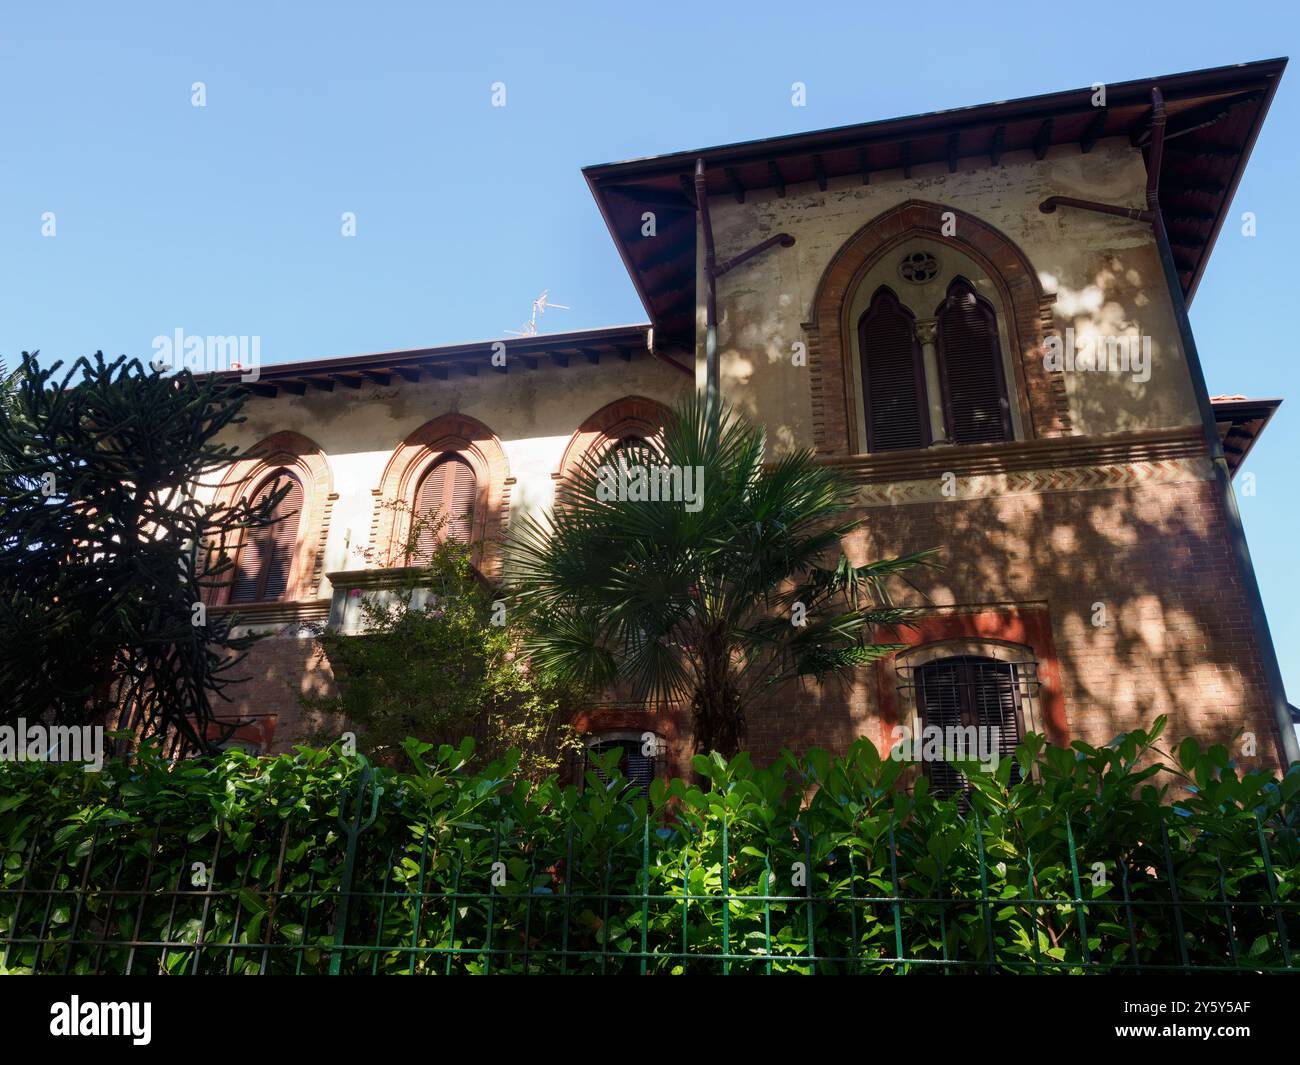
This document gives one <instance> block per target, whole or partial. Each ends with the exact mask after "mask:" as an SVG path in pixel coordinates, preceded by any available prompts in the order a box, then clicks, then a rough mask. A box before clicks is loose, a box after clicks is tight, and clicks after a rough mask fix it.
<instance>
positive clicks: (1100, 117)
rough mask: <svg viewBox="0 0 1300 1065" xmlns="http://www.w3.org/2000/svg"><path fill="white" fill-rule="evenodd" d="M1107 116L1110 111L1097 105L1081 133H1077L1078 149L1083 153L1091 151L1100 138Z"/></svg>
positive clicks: (1104, 128)
mask: <svg viewBox="0 0 1300 1065" xmlns="http://www.w3.org/2000/svg"><path fill="white" fill-rule="evenodd" d="M1109 117H1110V112H1109V111H1107V110H1106V109H1105V108H1104V107H1099V108H1098V109H1097V113H1096V114H1095V115H1093V116H1092V119H1091V121H1089V123H1088V125H1087V127H1086V128H1085V129H1084V131H1083V133H1081V134H1080V135H1079V151H1081V152H1082V153H1083V154H1084V155H1087V154H1088V153H1089V152H1090V151H1092V149H1093V148H1094V147H1096V144H1097V142H1098V141H1099V140H1101V135H1102V134H1103V133H1104V132H1105V131H1106V120H1107V119H1108V118H1109Z"/></svg>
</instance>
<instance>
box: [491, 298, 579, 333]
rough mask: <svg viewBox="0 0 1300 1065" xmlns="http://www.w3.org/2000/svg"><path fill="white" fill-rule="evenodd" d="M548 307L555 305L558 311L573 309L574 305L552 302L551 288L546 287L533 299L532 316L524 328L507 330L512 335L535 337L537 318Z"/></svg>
mask: <svg viewBox="0 0 1300 1065" xmlns="http://www.w3.org/2000/svg"><path fill="white" fill-rule="evenodd" d="M548 307H554V308H555V309H556V310H557V311H571V310H573V308H572V307H566V306H565V305H564V304H563V303H552V302H551V290H550V289H546V288H544V289H542V294H541V295H540V296H538V297H537V299H535V300H533V313H532V316H531V317H530V318H529V319H528V321H526V322H525V323H524V327H523V329H522V330H519V329H507V330H506V332H507V333H509V334H510V335H511V336H517V337H535V336H536V335H537V318H538V316H539V315H543V314H545V313H546V309H547V308H548Z"/></svg>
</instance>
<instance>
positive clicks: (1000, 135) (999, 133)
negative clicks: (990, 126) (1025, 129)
mask: <svg viewBox="0 0 1300 1065" xmlns="http://www.w3.org/2000/svg"><path fill="white" fill-rule="evenodd" d="M1006 139H1007V127H1006V126H998V127H997V128H996V129H994V130H993V143H992V144H990V145H989V163H990V165H992V166H997V165H998V163H999V162H1001V160H1002V146H1003V145H1004V144H1005V143H1006Z"/></svg>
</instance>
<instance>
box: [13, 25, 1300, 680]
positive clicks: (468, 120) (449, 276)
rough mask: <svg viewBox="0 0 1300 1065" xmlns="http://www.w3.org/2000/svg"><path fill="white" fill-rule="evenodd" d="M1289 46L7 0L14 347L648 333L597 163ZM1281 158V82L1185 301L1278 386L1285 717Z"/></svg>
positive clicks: (1277, 555) (1294, 362)
mask: <svg viewBox="0 0 1300 1065" xmlns="http://www.w3.org/2000/svg"><path fill="white" fill-rule="evenodd" d="M1298 31H1300V16H1297V15H1296V13H1295V8H1294V5H1292V4H1284V3H1277V2H1268V3H1258V2H1255V3H1251V2H1244V0H1237V2H1234V3H1232V4H1224V3H1222V0H1220V2H1217V3H1204V2H1182V3H1169V2H1163V3H1158V4H1156V5H1154V6H1153V5H1143V4H1135V3H1123V4H1118V3H1116V4H1108V3H1099V4H1089V5H1084V6H1082V7H1075V8H1059V9H1052V8H1044V7H1043V6H1042V5H1041V4H1029V3H1021V2H1014V3H1008V2H999V3H996V4H987V5H972V4H970V3H968V2H967V3H942V2H938V0H932V2H931V3H928V4H925V5H921V6H919V7H918V6H916V5H909V4H903V5H883V4H878V3H861V2H853V3H847V2H844V3H816V2H812V3H807V2H804V3H793V2H789V0H784V2H779V3H747V4H734V3H733V4H704V3H699V2H693V3H679V2H668V0H655V2H652V3H638V4H626V3H604V4H564V3H554V4H546V3H543V2H534V3H530V4H522V3H513V2H507V0H494V2H490V3H478V4H384V3H367V4H356V5H343V4H335V3H328V2H322V3H313V4H305V3H298V4H273V3H266V2H262V3H255V4H254V3H242V2H225V3H220V4H179V3H175V2H172V3H167V4H162V3H155V4H143V3H140V4H130V3H129V4H104V3H93V4H91V3H79V4H65V3H58V2H42V3H27V4H19V3H13V4H9V5H6V9H5V10H4V12H3V14H0V356H3V357H5V358H7V359H8V360H10V362H11V363H12V361H13V360H14V359H16V357H17V355H18V352H19V351H21V350H22V349H24V348H28V349H30V348H40V349H41V351H42V352H43V353H44V354H46V355H49V356H58V357H64V358H66V357H69V356H76V355H79V354H82V353H86V352H90V351H93V350H95V349H96V348H102V349H103V350H104V351H105V352H108V353H111V354H116V353H120V352H129V353H131V354H138V355H142V356H144V355H149V354H150V343H151V341H152V338H153V337H155V336H157V335H159V334H165V333H171V332H173V331H174V330H175V329H177V328H182V329H184V330H185V331H186V332H187V333H191V334H198V335H206V334H222V335H230V334H235V335H240V334H243V335H258V336H260V337H261V338H262V345H263V346H262V352H263V357H264V360H265V361H266V362H277V361H287V360H291V359H301V358H311V357H319V356H327V355H333V354H348V353H357V352H365V351H380V350H386V349H393V348H403V347H412V346H420V345H429V344H438V343H449V342H453V341H461V340H474V339H480V338H484V337H492V336H500V335H502V333H503V331H504V330H506V329H511V328H516V327H517V326H518V324H519V323H520V322H522V321H523V320H524V319H525V318H526V317H527V315H528V310H529V303H530V301H531V300H532V298H533V297H534V296H536V295H537V294H538V292H540V291H541V289H542V288H544V287H549V289H550V291H551V294H552V298H553V299H555V300H557V301H558V302H561V303H566V304H570V305H571V306H572V307H573V309H572V310H571V311H567V312H566V311H554V312H552V314H551V315H548V316H547V318H546V322H545V324H546V327H547V328H548V329H549V330H555V329H561V328H585V327H593V326H600V325H611V324H618V323H623V322H631V321H640V320H642V319H643V318H644V312H643V311H642V309H641V306H640V304H639V302H638V301H637V299H636V296H635V294H634V292H633V290H632V285H631V283H630V282H629V281H628V279H627V277H626V274H625V273H624V271H623V268H622V265H621V263H620V262H619V259H618V256H617V254H616V253H615V250H614V247H613V245H612V243H611V241H610V240H609V238H608V235H607V234H606V232H605V228H604V225H603V223H602V222H601V220H600V216H599V214H598V212H597V211H596V208H595V205H594V204H593V202H592V200H591V197H590V195H589V193H588V191H587V188H586V184H585V182H583V180H582V177H581V175H580V174H579V168H580V167H581V166H583V165H584V164H588V163H597V162H607V161H610V160H616V159H624V158H629V157H634V156H641V155H650V154H656V153H659V152H665V151H673V150H678V149H685V148H692V147H700V146H705V145H711V144H719V143H723V142H727V141H735V140H743V139H747V138H751V137H765V136H773V135H776V134H781V133H790V132H796V131H800V130H805V129H817V128H822V127H826V126H836V125H842V124H845V123H851V122H861V121H867V120H871V119H882V118H891V117H895V116H898V115H907V114H914V113H917V112H922V111H931V110H936V109H939V108H948V107H958V106H964V105H968V104H975V103H983V102H987V101H992V100H1001V99H1007V98H1011V97H1017V96H1029V95H1033V94H1036V93H1042V92H1049V91H1055V90H1060V89H1068V88H1075V87H1078V86H1083V85H1089V84H1091V83H1093V82H1096V81H1106V82H1113V81H1123V80H1127V79H1130V78H1136V77H1141V76H1144V75H1149V74H1164V73H1172V72H1176V71H1182V70H1192V69H1197V68H1201V67H1209V66H1219V65H1223V64H1227V63H1234V62H1244V61H1248V60H1253V59H1262V58H1269V57H1273V56H1278V55H1290V54H1293V53H1295V52H1296V51H1297V48H1296V45H1297V38H1298ZM796 80H797V81H803V82H805V83H806V84H807V86H808V105H807V107H805V108H801V109H795V108H792V107H791V106H790V99H789V94H790V85H791V82H793V81H796ZM195 81H202V82H204V83H206V86H207V94H208V98H207V107H206V108H202V109H199V108H194V107H192V106H191V104H190V86H191V84H192V83H193V82H195ZM495 81H502V82H505V84H506V87H507V93H508V97H507V99H508V106H506V107H505V108H493V107H491V106H490V99H489V86H490V85H491V84H492V83H493V82H495ZM1298 143H1300V67H1298V68H1297V69H1293V70H1291V71H1290V72H1289V73H1288V74H1287V76H1286V77H1285V78H1284V79H1283V81H1282V87H1281V90H1280V91H1279V93H1278V96H1277V99H1276V100H1275V102H1274V105H1273V109H1272V112H1271V114H1270V116H1269V119H1268V122H1267V125H1266V126H1265V129H1264V132H1263V135H1262V136H1261V138H1260V140H1259V143H1258V144H1257V146H1256V148H1255V153H1254V157H1253V159H1252V161H1251V164H1250V168H1249V169H1248V170H1247V172H1246V176H1245V180H1244V181H1243V182H1242V185H1241V188H1240V189H1239V191H1238V194H1237V199H1236V202H1235V204H1234V207H1233V214H1232V217H1233V218H1235V217H1238V216H1239V215H1240V213H1241V212H1242V211H1245V210H1250V211H1254V212H1255V213H1256V214H1257V216H1258V219H1259V222H1258V226H1259V230H1258V236H1256V237H1255V238H1253V239H1247V238H1244V237H1241V236H1239V235H1238V228H1237V227H1235V226H1233V225H1232V224H1229V225H1228V226H1227V227H1225V230H1224V233H1223V235H1222V237H1221V238H1220V240H1219V244H1218V247H1217V248H1216V250H1215V252H1214V257H1213V259H1212V261H1211V264H1210V267H1209V269H1208V271H1207V273H1206V276H1205V279H1204V280H1203V282H1202V284H1201V288H1200V292H1199V294H1198V296H1197V301H1196V304H1195V306H1194V307H1193V310H1192V319H1193V325H1194V327H1195V329H1196V334H1197V339H1198V342H1199V346H1200V351H1201V355H1202V358H1203V360H1204V362H1205V365H1206V373H1207V375H1208V377H1209V384H1210V389H1211V391H1212V392H1216V393H1217V392H1242V393H1245V394H1247V395H1251V396H1278V395H1280V396H1284V397H1289V403H1288V404H1286V405H1284V406H1283V407H1282V409H1281V411H1280V412H1279V413H1278V415H1277V416H1276V417H1275V419H1274V421H1273V424H1272V425H1271V426H1270V427H1269V430H1268V432H1267V433H1266V434H1265V436H1264V438H1263V440H1262V442H1261V443H1260V445H1259V447H1258V448H1257V450H1256V452H1255V454H1254V455H1252V457H1251V459H1250V461H1249V462H1248V464H1247V469H1248V470H1251V471H1253V472H1254V473H1255V474H1256V477H1257V478H1258V494H1257V495H1256V496H1255V497H1253V498H1244V499H1242V501H1241V504H1242V511H1243V513H1244V515H1245V520H1246V524H1247V531H1248V533H1249V537H1250V542H1251V547H1252V550H1253V552H1254V556H1255V560H1256V567H1257V569H1258V572H1259V574H1260V581H1261V584H1262V585H1263V590H1264V597H1265V601H1266V603H1267V605H1268V609H1269V617H1270V621H1271V623H1272V626H1273V631H1274V634H1275V638H1276V641H1277V644H1278V650H1279V654H1280V656H1281V658H1282V664H1283V669H1284V671H1285V672H1286V674H1287V683H1288V690H1289V693H1290V696H1291V699H1292V701H1293V702H1300V617H1297V616H1296V612H1295V611H1294V610H1293V608H1292V604H1293V603H1294V602H1295V600H1296V597H1297V594H1300V565H1298V564H1297V561H1296V542H1297V536H1296V532H1295V530H1296V527H1297V524H1298V523H1297V517H1300V503H1297V501H1296V482H1295V456H1297V455H1300V368H1298V367H1300V351H1297V349H1296V343H1295V341H1294V339H1293V337H1292V335H1291V331H1290V330H1289V329H1288V328H1284V325H1283V323H1285V322H1289V321H1290V314H1291V313H1292V312H1293V310H1294V308H1295V305H1296V294H1295V279H1294V275H1293V273H1292V270H1291V266H1292V262H1293V261H1294V258H1295V249H1296V248H1297V247H1300V215H1298V214H1297V212H1296V211H1295V209H1294V190H1295V188H1296V187H1297V180H1296V163H1297V144H1298ZM46 211H53V212H54V213H55V215H56V219H57V227H58V228H57V233H58V235H57V237H56V238H55V239H47V238H42V237H41V235H40V226H41V215H42V213H43V212H46ZM344 211H354V212H356V215H357V227H358V236H357V238H356V239H354V240H344V239H342V238H341V237H340V235H339V226H340V215H341V213H342V212H344ZM1279 310H1281V311H1283V312H1284V313H1285V314H1286V317H1285V318H1280V317H1279V314H1278V312H1279Z"/></svg>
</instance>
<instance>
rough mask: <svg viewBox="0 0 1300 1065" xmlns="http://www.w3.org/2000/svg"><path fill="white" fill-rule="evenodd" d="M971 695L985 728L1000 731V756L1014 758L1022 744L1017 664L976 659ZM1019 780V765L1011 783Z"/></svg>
mask: <svg viewBox="0 0 1300 1065" xmlns="http://www.w3.org/2000/svg"><path fill="white" fill-rule="evenodd" d="M968 668H969V670H970V672H971V674H972V682H973V683H972V685H971V695H972V701H973V702H974V707H973V710H974V717H975V718H976V720H977V721H978V723H979V725H980V726H982V727H983V728H996V729H997V730H998V757H999V758H1003V759H1013V758H1015V755H1016V747H1017V746H1018V745H1019V743H1020V738H1021V736H1020V683H1019V678H1018V677H1017V675H1016V667H1015V666H1014V665H1012V664H1010V663H1008V662H995V661H992V660H988V661H973V662H971V663H970V665H969V666H968ZM1019 779H1020V767H1019V766H1018V765H1017V766H1015V767H1013V768H1012V770H1011V782H1012V783H1015V782H1017V781H1018V780H1019Z"/></svg>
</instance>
